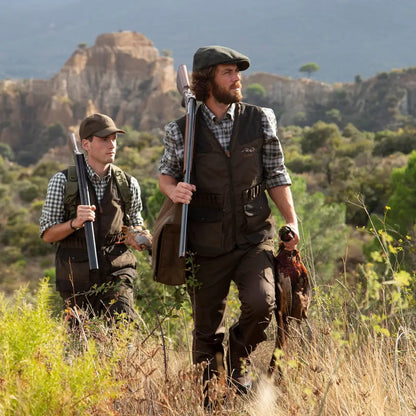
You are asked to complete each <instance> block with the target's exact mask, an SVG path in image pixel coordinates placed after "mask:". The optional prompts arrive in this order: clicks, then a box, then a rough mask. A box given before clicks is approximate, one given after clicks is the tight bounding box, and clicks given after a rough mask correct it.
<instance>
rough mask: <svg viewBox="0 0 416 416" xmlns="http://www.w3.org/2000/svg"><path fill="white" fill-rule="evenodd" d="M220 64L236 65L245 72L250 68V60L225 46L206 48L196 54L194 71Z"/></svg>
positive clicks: (200, 49)
mask: <svg viewBox="0 0 416 416" xmlns="http://www.w3.org/2000/svg"><path fill="white" fill-rule="evenodd" d="M218 64H236V65H237V66H238V69H239V70H240V71H244V70H246V69H247V68H248V67H249V66H250V59H249V58H247V56H245V55H243V54H241V53H240V52H237V51H235V50H233V49H230V48H227V47H225V46H218V45H211V46H204V47H202V48H199V49H198V50H197V51H196V52H195V55H194V64H193V69H192V70H193V71H199V70H200V69H204V68H208V67H210V66H214V65H218Z"/></svg>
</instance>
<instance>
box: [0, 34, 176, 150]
mask: <svg viewBox="0 0 416 416" xmlns="http://www.w3.org/2000/svg"><path fill="white" fill-rule="evenodd" d="M172 91H176V71H175V69H174V67H173V59H172V58H170V57H162V56H159V52H158V50H157V49H156V48H155V47H154V46H153V43H152V42H151V41H150V40H149V39H147V38H146V37H145V36H144V35H142V34H140V33H135V32H119V33H107V34H103V35H100V36H98V37H97V39H96V42H95V45H94V46H92V47H89V48H87V47H79V48H78V49H77V50H76V51H75V52H74V53H73V55H72V56H71V57H70V58H69V59H68V61H67V62H66V63H65V65H64V66H63V68H62V69H61V71H60V72H59V73H58V74H57V75H55V76H54V77H53V78H52V79H51V80H19V81H0V141H1V142H5V143H8V144H10V145H11V147H12V148H13V149H16V148H18V147H19V146H24V145H25V144H26V143H27V142H28V141H29V140H30V141H32V140H37V138H38V137H39V135H40V134H41V132H42V129H43V128H44V127H45V126H48V125H50V124H53V123H58V122H59V123H61V124H62V125H63V126H65V127H66V128H68V129H73V130H75V131H77V127H78V125H79V123H80V121H81V120H82V119H83V118H84V117H85V116H86V115H88V114H90V113H92V112H102V113H105V114H108V115H110V116H111V117H112V118H114V120H115V121H116V123H117V124H118V125H122V126H126V125H129V126H131V127H133V128H135V129H138V130H152V129H156V128H161V127H163V124H164V123H165V122H167V121H169V120H171V119H173V118H176V117H178V116H180V115H181V114H182V110H181V107H180V99H179V97H178V96H176V95H175V93H173V92H172Z"/></svg>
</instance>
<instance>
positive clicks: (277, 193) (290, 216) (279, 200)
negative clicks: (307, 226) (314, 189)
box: [268, 185, 298, 227]
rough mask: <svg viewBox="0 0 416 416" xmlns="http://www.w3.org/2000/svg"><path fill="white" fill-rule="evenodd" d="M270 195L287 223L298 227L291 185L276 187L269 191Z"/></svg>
mask: <svg viewBox="0 0 416 416" xmlns="http://www.w3.org/2000/svg"><path fill="white" fill-rule="evenodd" d="M268 193H269V195H270V197H271V199H272V200H273V202H274V203H275V205H276V207H277V208H278V210H279V211H280V213H281V214H282V216H283V218H284V219H285V221H286V223H288V224H293V225H294V226H296V227H297V226H298V220H297V217H296V211H295V205H294V203H293V198H292V191H291V190H290V186H289V185H282V186H276V187H274V188H270V189H268Z"/></svg>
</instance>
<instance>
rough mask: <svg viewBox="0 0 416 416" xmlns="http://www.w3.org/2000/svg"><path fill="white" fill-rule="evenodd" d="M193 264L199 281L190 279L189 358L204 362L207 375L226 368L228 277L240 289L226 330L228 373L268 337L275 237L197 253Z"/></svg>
mask: <svg viewBox="0 0 416 416" xmlns="http://www.w3.org/2000/svg"><path fill="white" fill-rule="evenodd" d="M195 263H196V265H197V267H198V270H197V273H196V279H197V282H196V283H190V284H188V293H189V296H190V298H191V302H192V309H193V319H194V331H193V361H194V363H201V362H204V361H206V362H207V363H208V367H207V374H205V375H204V378H205V380H206V379H208V378H210V374H212V373H220V372H221V371H222V370H223V369H225V365H224V364H225V363H224V356H225V354H224V346H223V341H224V336H225V332H226V325H225V309H226V303H227V295H228V292H229V290H230V284H231V282H232V281H234V282H235V284H236V286H237V288H238V297H239V299H240V302H241V307H240V311H241V313H240V317H239V319H238V322H236V323H235V324H234V325H233V326H232V328H231V329H230V337H229V339H230V343H229V346H228V350H229V357H228V360H227V361H228V362H229V364H228V373H229V374H230V373H231V372H232V371H233V369H234V368H233V367H235V366H238V365H240V364H239V363H240V362H241V360H242V359H245V358H247V357H248V356H249V354H250V353H251V352H252V351H254V350H255V348H256V347H257V345H258V344H259V343H260V342H262V341H264V340H265V339H266V334H265V330H266V328H267V326H268V325H269V323H270V321H271V318H272V313H273V310H274V308H275V286H274V266H273V264H274V258H273V241H272V240H267V241H266V242H264V243H261V244H258V245H256V246H252V247H250V248H248V249H235V250H233V251H232V252H230V253H227V254H224V255H221V256H217V257H202V256H196V258H195ZM230 367H231V368H230Z"/></svg>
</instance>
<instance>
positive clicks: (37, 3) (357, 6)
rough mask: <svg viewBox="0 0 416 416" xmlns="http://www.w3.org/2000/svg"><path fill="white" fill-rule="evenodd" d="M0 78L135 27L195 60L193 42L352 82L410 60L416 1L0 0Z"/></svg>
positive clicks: (49, 67) (414, 62)
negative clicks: (313, 65)
mask: <svg viewBox="0 0 416 416" xmlns="http://www.w3.org/2000/svg"><path fill="white" fill-rule="evenodd" d="M0 6H1V10H2V12H1V14H0V39H1V40H2V41H1V42H0V79H6V78H50V77H52V76H53V75H54V74H55V73H57V72H59V70H60V69H61V68H62V66H63V65H64V63H65V62H66V60H67V59H69V57H70V56H71V55H72V53H73V52H74V51H75V49H76V47H77V45H78V44H80V43H87V45H89V46H92V45H93V44H94V42H95V39H96V37H97V36H98V35H100V34H102V33H107V32H116V31H119V30H133V31H137V32H140V33H142V34H144V35H145V36H146V37H148V38H149V39H150V40H152V41H153V43H154V45H155V47H156V48H158V49H159V51H160V52H162V51H163V50H168V51H170V52H171V53H172V56H173V58H174V60H175V66H179V65H180V64H183V63H184V64H186V65H187V66H188V67H190V66H191V65H192V55H193V53H194V52H195V50H196V49H197V48H198V47H200V46H205V45H212V44H221V45H226V46H229V47H232V48H234V49H237V50H239V51H240V52H242V53H244V54H245V55H247V56H249V57H250V58H251V61H252V65H251V67H250V70H249V71H252V72H269V73H274V74H279V75H283V76H289V77H292V78H297V77H301V76H304V75H302V74H301V73H299V68H300V67H301V66H302V65H303V64H305V63H309V62H315V63H317V64H318V65H319V67H320V69H319V71H318V72H317V73H316V74H314V75H313V77H314V78H315V79H317V80H321V81H323V82H330V83H335V82H353V81H354V78H355V76H356V75H360V76H361V77H362V78H368V77H371V76H374V75H376V74H377V73H378V72H384V71H390V70H391V69H394V68H406V67H411V66H416V56H415V55H414V53H413V49H414V39H415V38H416V25H415V21H416V19H415V18H416V1H415V0H256V1H253V0H239V1H238V2H237V1H234V0H229V1H228V2H224V1H223V0H210V1H209V2H206V1H202V0H118V1H116V2H115V1H113V0H14V1H13V2H10V1H9V0H0Z"/></svg>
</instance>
